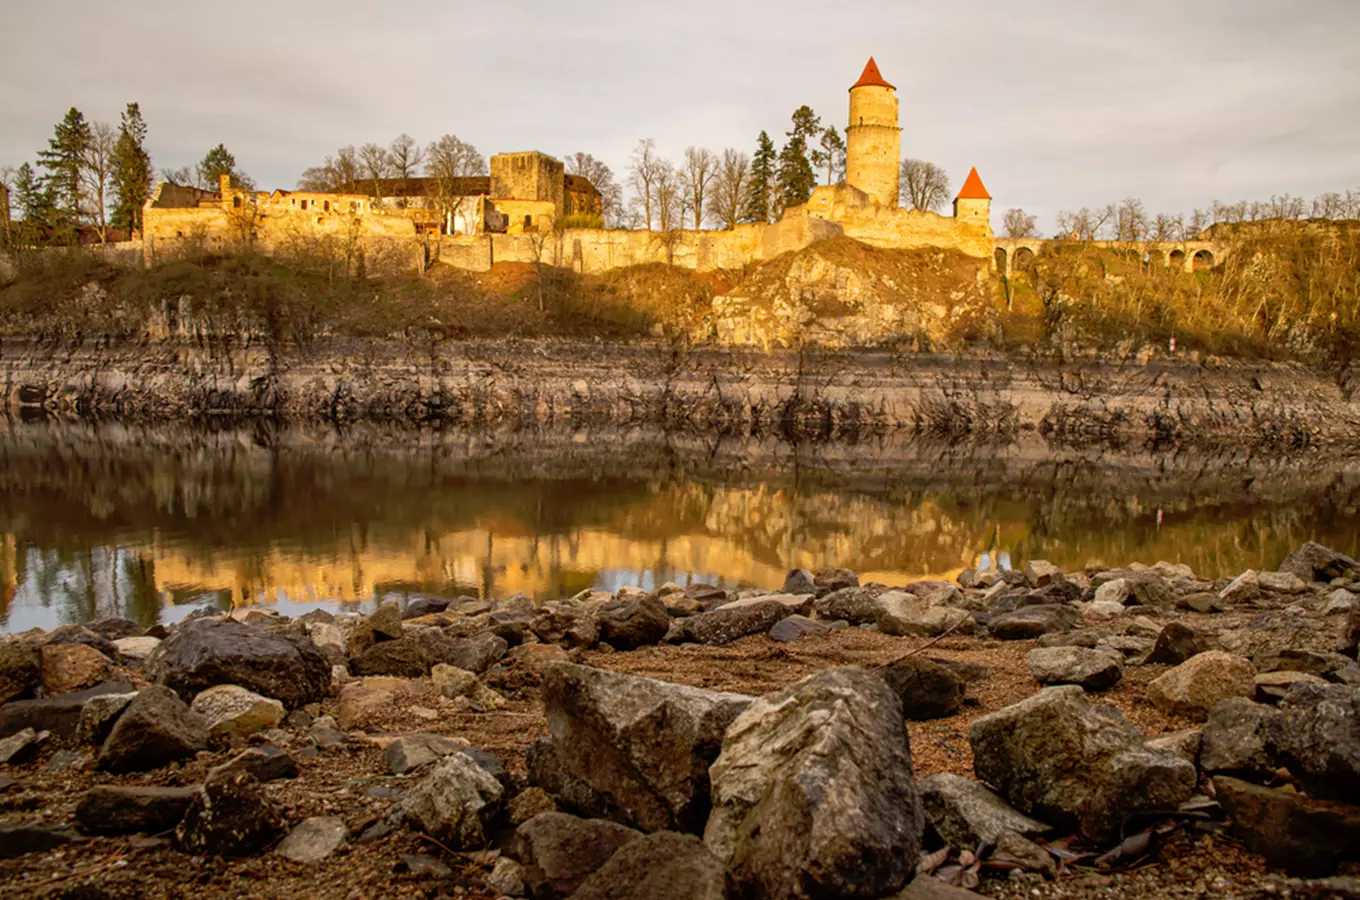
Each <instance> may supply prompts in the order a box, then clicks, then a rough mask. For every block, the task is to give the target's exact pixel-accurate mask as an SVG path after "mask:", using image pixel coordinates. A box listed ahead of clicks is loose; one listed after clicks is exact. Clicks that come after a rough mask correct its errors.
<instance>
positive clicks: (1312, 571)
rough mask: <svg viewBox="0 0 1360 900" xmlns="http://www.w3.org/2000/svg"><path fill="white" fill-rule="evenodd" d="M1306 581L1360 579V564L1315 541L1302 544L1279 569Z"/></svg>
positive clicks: (1285, 559)
mask: <svg viewBox="0 0 1360 900" xmlns="http://www.w3.org/2000/svg"><path fill="white" fill-rule="evenodd" d="M1277 570H1278V571H1280V572H1290V573H1292V574H1294V575H1297V576H1298V577H1299V578H1301V579H1302V580H1304V581H1308V582H1313V581H1331V580H1332V579H1333V578H1350V579H1353V580H1355V579H1360V563H1358V562H1356V561H1355V560H1353V559H1351V558H1350V557H1349V556H1346V555H1345V554H1344V553H1338V552H1337V551H1335V550H1332V549H1329V548H1327V547H1324V546H1322V545H1321V544H1319V543H1316V542H1314V541H1308V542H1307V543H1304V544H1301V545H1300V546H1299V547H1298V548H1297V549H1296V550H1294V552H1292V553H1290V554H1289V555H1288V556H1286V557H1285V558H1284V561H1283V562H1281V563H1280V565H1279V566H1278V567H1277Z"/></svg>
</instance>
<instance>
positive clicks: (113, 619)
mask: <svg viewBox="0 0 1360 900" xmlns="http://www.w3.org/2000/svg"><path fill="white" fill-rule="evenodd" d="M85 627H86V628H88V629H90V630H91V631H93V632H94V633H95V634H97V635H99V636H100V637H103V638H106V639H108V640H110V641H115V642H116V641H117V640H118V639H119V638H130V637H137V636H139V635H140V634H141V633H142V626H140V625H138V624H137V623H136V622H134V621H132V620H131V619H124V618H122V617H121V616H101V617H100V618H98V619H95V620H94V621H93V622H87V623H86V625H85Z"/></svg>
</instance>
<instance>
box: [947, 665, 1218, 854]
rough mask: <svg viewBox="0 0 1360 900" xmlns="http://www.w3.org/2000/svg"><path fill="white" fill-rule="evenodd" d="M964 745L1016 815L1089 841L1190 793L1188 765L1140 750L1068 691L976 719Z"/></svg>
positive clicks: (1136, 738) (1134, 737)
mask: <svg viewBox="0 0 1360 900" xmlns="http://www.w3.org/2000/svg"><path fill="white" fill-rule="evenodd" d="M968 739H969V742H970V743H971V744H972V746H973V771H974V772H975V773H976V775H977V777H978V778H979V779H980V780H981V781H983V782H984V783H986V784H988V785H990V786H991V787H993V788H994V789H996V790H997V791H998V792H1000V794H1001V796H1003V797H1005V798H1006V799H1007V800H1009V801H1010V803H1011V804H1012V805H1013V806H1015V807H1016V808H1017V809H1019V810H1020V811H1021V812H1024V813H1027V814H1029V815H1031V816H1034V817H1036V818H1038V819H1041V820H1042V821H1045V822H1049V823H1052V824H1053V825H1055V826H1065V827H1075V828H1077V829H1079V830H1080V831H1081V832H1082V834H1084V835H1086V836H1087V837H1089V838H1092V839H1096V840H1099V839H1104V838H1107V837H1109V836H1110V835H1112V834H1114V833H1116V832H1117V831H1118V830H1119V828H1120V826H1121V825H1122V823H1123V821H1124V819H1125V818H1126V817H1127V816H1128V815H1129V814H1131V813H1135V812H1139V811H1141V810H1149V809H1168V808H1170V809H1174V808H1175V807H1176V806H1177V805H1178V804H1180V803H1182V802H1183V801H1185V800H1186V799H1187V798H1188V797H1189V796H1190V794H1191V792H1192V791H1193V790H1194V786H1195V767H1194V765H1192V764H1191V763H1188V762H1186V761H1185V760H1184V759H1181V758H1180V757H1178V756H1176V755H1175V754H1172V753H1162V752H1157V751H1153V750H1148V749H1147V748H1145V747H1144V746H1143V743H1142V735H1141V734H1140V733H1139V732H1138V729H1137V728H1135V727H1134V726H1133V725H1132V724H1131V723H1130V722H1128V720H1126V719H1124V717H1123V716H1121V715H1120V714H1119V712H1118V711H1117V710H1115V709H1114V708H1113V707H1104V706H1102V707H1093V706H1092V704H1091V701H1090V699H1088V698H1087V696H1086V694H1085V692H1083V691H1082V689H1081V688H1079V687H1076V686H1075V685H1068V686H1063V687H1051V688H1044V689H1043V690H1041V691H1039V692H1038V693H1037V694H1034V695H1032V696H1030V697H1028V698H1026V699H1024V700H1021V701H1020V702H1019V703H1015V704H1012V705H1011V706H1007V707H1006V708H1004V709H1001V710H999V711H997V712H994V713H991V714H989V715H986V716H983V717H982V718H980V719H977V720H976V721H975V722H973V725H972V727H971V728H970V729H969V732H968Z"/></svg>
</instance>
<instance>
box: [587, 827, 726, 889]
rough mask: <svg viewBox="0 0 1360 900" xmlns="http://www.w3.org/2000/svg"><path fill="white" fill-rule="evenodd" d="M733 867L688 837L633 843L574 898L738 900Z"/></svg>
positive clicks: (667, 835) (661, 836)
mask: <svg viewBox="0 0 1360 900" xmlns="http://www.w3.org/2000/svg"><path fill="white" fill-rule="evenodd" d="M738 896H739V894H738V893H737V890H736V887H735V885H734V883H733V881H732V876H731V875H730V874H729V873H728V871H727V867H726V866H724V865H723V864H722V862H721V861H720V860H718V859H717V857H715V856H714V855H713V854H712V853H711V852H710V851H709V850H708V848H707V847H705V846H704V843H703V842H702V841H700V840H699V839H698V838H696V837H694V836H692V835H688V834H676V833H675V832H672V831H662V832H659V833H657V834H649V835H644V836H643V837H640V838H638V839H637V840H634V841H630V842H629V843H627V844H625V845H624V846H623V847H621V848H620V849H619V851H618V852H617V853H615V854H614V855H613V856H611V857H610V858H609V861H608V862H606V863H605V864H604V865H603V866H601V867H600V868H599V869H597V870H596V871H595V873H594V874H593V875H591V876H590V877H589V878H587V879H586V880H585V881H584V882H583V883H582V884H581V887H580V888H579V889H578V890H577V891H576V893H574V894H572V895H571V897H572V900H737V898H738Z"/></svg>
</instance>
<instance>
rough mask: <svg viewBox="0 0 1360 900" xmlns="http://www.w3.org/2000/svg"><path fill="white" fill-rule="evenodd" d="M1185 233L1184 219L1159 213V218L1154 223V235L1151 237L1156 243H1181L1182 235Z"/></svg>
mask: <svg viewBox="0 0 1360 900" xmlns="http://www.w3.org/2000/svg"><path fill="white" fill-rule="evenodd" d="M1184 233H1185V220H1184V219H1182V218H1181V217H1180V216H1169V215H1167V214H1166V213H1158V214H1157V218H1155V219H1153V221H1152V233H1151V235H1149V237H1151V238H1152V240H1154V241H1179V240H1182V237H1181V235H1183V234H1184Z"/></svg>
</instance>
